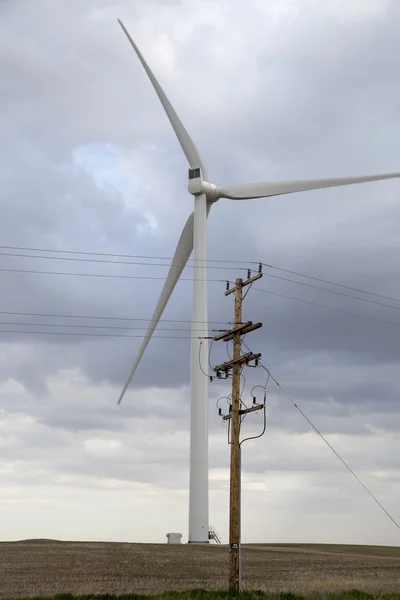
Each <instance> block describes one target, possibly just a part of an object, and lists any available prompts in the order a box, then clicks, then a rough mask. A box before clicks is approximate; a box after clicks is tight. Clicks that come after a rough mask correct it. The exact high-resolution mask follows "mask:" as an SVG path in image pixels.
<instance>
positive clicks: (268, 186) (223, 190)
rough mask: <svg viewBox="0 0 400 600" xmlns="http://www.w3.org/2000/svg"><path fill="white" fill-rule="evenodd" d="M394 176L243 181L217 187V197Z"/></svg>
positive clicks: (277, 193) (256, 195) (285, 191)
mask: <svg viewBox="0 0 400 600" xmlns="http://www.w3.org/2000/svg"><path fill="white" fill-rule="evenodd" d="M396 177H400V173H388V174H386V175H366V176H364V177H338V178H336V179H306V180H301V181H275V182H266V183H247V184H246V183H245V184H239V185H228V186H224V187H218V189H217V196H218V198H228V199H230V200H249V199H251V198H266V197H268V196H280V195H281V194H292V193H293V192H305V191H307V190H320V189H323V188H330V187H337V186H341V185H351V184H353V183H365V182H367V181H379V180H382V179H394V178H396Z"/></svg>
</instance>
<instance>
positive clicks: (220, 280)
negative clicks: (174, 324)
mask: <svg viewBox="0 0 400 600" xmlns="http://www.w3.org/2000/svg"><path fill="white" fill-rule="evenodd" d="M0 271H1V272H2V273H33V274H34V275H69V276H73V277H104V278H106V279H108V278H110V279H146V280H161V281H165V277H153V276H151V275H112V274H109V273H68V272H65V271H37V270H31V269H4V268H2V267H1V268H0ZM178 281H208V282H218V283H226V280H225V279H195V278H193V277H180V278H179V280H178Z"/></svg>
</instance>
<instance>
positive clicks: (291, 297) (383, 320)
mask: <svg viewBox="0 0 400 600" xmlns="http://www.w3.org/2000/svg"><path fill="white" fill-rule="evenodd" d="M253 290H255V291H256V292H262V293H263V294H269V295H271V296H277V297H278V298H285V299H286V300H294V301H295V302H302V303H303V304H309V305H310V306H318V307H319V308H326V309H328V310H334V311H335V312H340V313H343V314H345V315H352V316H353V317H360V318H362V319H368V320H370V321H380V322H381V323H388V324H389V325H396V326H400V322H397V321H389V320H388V319H381V318H379V317H371V316H369V315H364V314H362V313H356V312H353V311H351V310H345V309H344V308H336V307H335V306H328V305H327V304H319V303H318V302H312V301H311V300H303V299H302V298H295V297H294V296H286V295H285V294H278V292H270V291H269V290H263V289H261V288H256V287H253Z"/></svg>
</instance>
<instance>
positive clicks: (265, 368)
mask: <svg viewBox="0 0 400 600" xmlns="http://www.w3.org/2000/svg"><path fill="white" fill-rule="evenodd" d="M243 345H244V346H246V348H247V350H248V351H249V352H251V350H250V348H249V347H248V346H247V345H246V344H243ZM259 365H260V367H261V368H262V369H264V371H266V373H267V375H268V376H269V377H270V378H271V379H272V381H273V382H274V383H275V385H276V386H277V387H278V388H279V389H280V390H281V392H282V394H283V395H284V396H285V397H286V398H287V399H288V400H289V402H290V403H291V404H292V405H293V406H294V407H295V408H296V410H297V411H298V412H299V413H300V414H301V416H302V417H303V418H304V419H305V420H306V421H307V423H308V424H309V425H310V427H312V429H313V430H314V431H315V433H316V434H317V435H318V436H319V437H320V438H321V439H322V440H323V442H324V443H325V444H326V445H327V446H328V448H329V449H330V450H331V451H332V452H333V453H334V454H335V456H336V457H337V458H338V459H339V460H340V462H341V463H342V464H343V465H344V466H345V467H346V469H347V470H348V471H349V473H350V474H351V475H352V476H353V477H354V478H355V479H356V480H357V481H358V483H359V484H360V485H361V486H362V487H363V488H364V490H365V491H366V492H367V493H368V494H369V496H370V497H371V498H372V499H373V500H374V502H375V503H376V504H377V505H378V506H379V508H380V509H381V510H382V511H383V512H384V513H385V515H386V516H387V517H389V519H390V520H391V521H392V523H394V525H395V526H396V527H397V529H400V525H399V523H397V521H396V520H395V519H394V518H393V517H392V515H391V514H390V513H389V512H388V511H387V510H386V508H385V507H384V506H383V505H382V504H381V503H380V502H379V500H378V499H377V498H376V497H375V496H374V494H373V493H372V492H371V491H370V490H369V489H368V488H367V486H366V485H365V484H364V483H363V481H362V480H361V479H360V478H359V477H358V475H356V473H355V472H354V471H353V469H352V468H351V467H350V466H349V465H348V463H347V462H346V461H345V460H344V459H343V458H342V457H341V456H340V454H339V453H338V452H337V450H335V448H334V447H333V446H332V444H331V443H330V442H328V440H327V439H326V437H325V436H324V435H323V434H322V433H321V431H320V430H319V429H318V428H317V427H316V426H315V425H314V423H313V422H312V421H311V419H309V417H308V416H307V415H306V414H305V412H304V411H303V410H302V409H301V408H300V407H299V406H298V404H297V403H296V402H295V401H294V400H293V399H292V398H291V396H289V394H288V393H287V392H286V391H285V390H284V388H283V387H282V386H281V384H280V383H279V382H278V381H277V379H275V377H274V376H273V375H272V373H271V371H270V370H269V369H268V368H267V367H266V366H265V365H263V363H262V362H261V361H259Z"/></svg>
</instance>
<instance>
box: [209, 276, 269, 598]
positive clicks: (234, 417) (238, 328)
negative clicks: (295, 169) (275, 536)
mask: <svg viewBox="0 0 400 600" xmlns="http://www.w3.org/2000/svg"><path fill="white" fill-rule="evenodd" d="M260 277H262V273H261V272H260V273H259V274H258V275H256V276H255V277H251V278H250V277H249V279H247V280H246V281H243V279H240V278H238V279H236V285H235V287H233V288H231V289H227V290H226V292H225V295H226V296H228V295H229V294H232V293H234V294H235V315H234V327H233V329H231V330H229V331H226V332H224V333H222V334H219V335H217V336H215V337H214V340H215V341H218V340H224V341H226V342H227V341H230V340H233V358H232V360H230V361H227V362H225V363H223V364H221V365H218V366H216V367H214V371H216V373H217V376H221V374H222V373H224V374H225V375H226V376H227V375H228V373H229V371H230V370H231V369H232V407H231V412H230V413H229V414H228V415H225V416H224V417H223V419H224V420H228V419H230V421H231V468H230V503H229V554H230V563H229V588H230V589H232V590H234V591H235V592H239V591H240V571H241V570H240V477H241V473H240V467H241V460H240V420H241V415H243V414H246V413H248V412H252V411H254V410H260V408H263V405H260V404H256V405H254V406H252V407H251V408H248V409H245V410H241V408H240V406H241V397H240V374H241V368H242V366H243V365H246V364H248V363H249V362H251V361H256V362H257V360H258V358H260V356H261V354H253V353H252V352H247V353H246V354H243V355H241V336H242V335H244V334H246V333H249V332H250V331H254V330H255V329H258V328H260V327H262V323H254V324H253V323H252V322H251V321H247V322H246V323H242V302H243V288H244V287H246V286H247V285H250V284H251V283H253V281H256V280H257V279H259V278H260Z"/></svg>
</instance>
